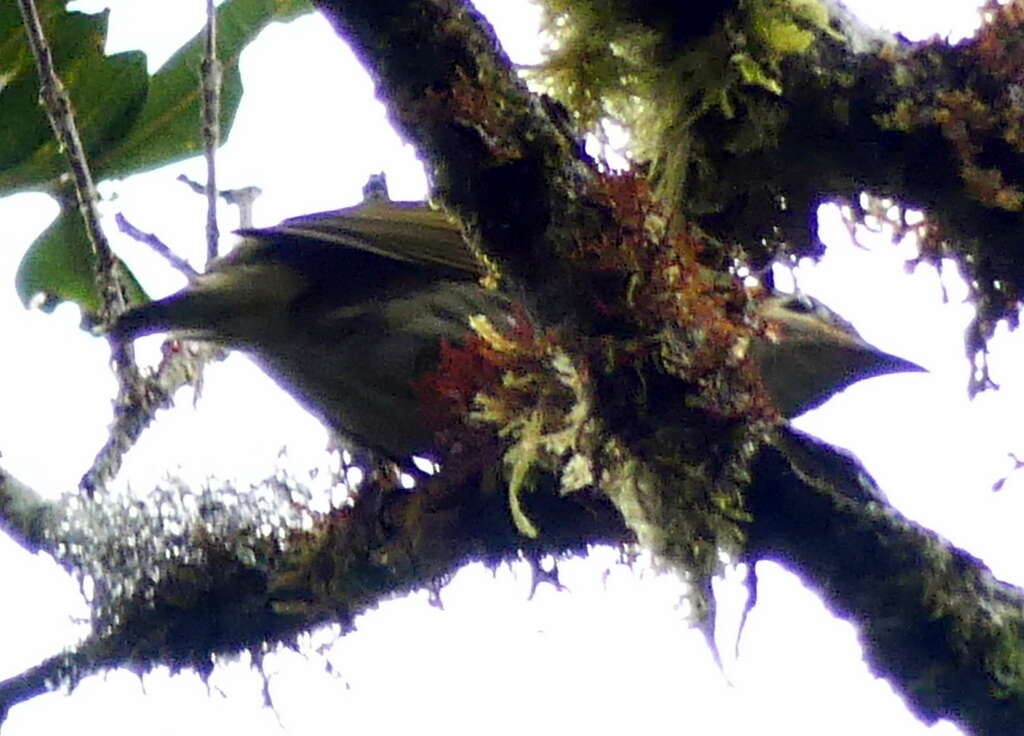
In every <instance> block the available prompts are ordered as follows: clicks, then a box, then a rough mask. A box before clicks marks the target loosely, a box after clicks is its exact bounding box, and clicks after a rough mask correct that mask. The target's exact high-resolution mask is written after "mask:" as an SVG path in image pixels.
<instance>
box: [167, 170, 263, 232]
mask: <svg viewBox="0 0 1024 736" xmlns="http://www.w3.org/2000/svg"><path fill="white" fill-rule="evenodd" d="M178 181H180V182H182V183H183V184H185V185H186V186H188V188H189V189H191V190H192V191H193V192H195V193H196V194H202V195H204V196H209V194H210V188H209V187H207V186H205V185H203V184H200V183H199V182H197V181H195V180H194V179H189V178H188V177H187V176H185V175H184V174H178ZM261 194H263V190H262V189H260V188H259V187H242V188H241V189H225V190H223V191H219V192H217V196H219V197H222V198H223V199H224V201H225V202H227V203H228V204H233V205H237V206H238V219H239V227H241V228H243V229H244V228H249V227H252V205H253V202H255V201H256V199H257V198H258V197H259V196H260V195H261Z"/></svg>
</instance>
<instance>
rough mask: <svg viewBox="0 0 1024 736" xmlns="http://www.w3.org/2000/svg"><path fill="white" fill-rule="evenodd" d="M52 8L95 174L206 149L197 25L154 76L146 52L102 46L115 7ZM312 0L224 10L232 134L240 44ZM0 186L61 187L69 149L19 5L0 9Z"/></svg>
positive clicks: (52, 29)
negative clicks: (60, 137)
mask: <svg viewBox="0 0 1024 736" xmlns="http://www.w3.org/2000/svg"><path fill="white" fill-rule="evenodd" d="M44 8H45V10H46V11H47V12H46V13H45V18H44V26H45V32H46V35H47V39H48V41H49V43H50V45H51V48H52V49H53V54H54V60H55V63H56V66H57V72H58V74H59V75H60V77H61V81H62V82H63V83H64V86H65V88H66V89H67V90H68V94H69V95H70V97H71V101H72V104H73V106H74V110H75V116H76V119H77V122H78V128H79V133H80V135H81V136H82V142H83V145H84V146H85V149H86V153H87V155H88V157H89V163H90V166H91V167H92V171H93V176H94V178H95V179H96V180H101V179H104V178H114V177H124V176H128V175H130V174H134V173H138V172H140V171H144V170H146V169H151V168H155V167H157V166H162V165H164V164H168V163H172V162H173V161H177V160H180V159H183V158H187V157H189V156H192V155H195V154H197V153H199V152H200V151H201V150H202V138H201V133H200V109H201V92H200V89H199V79H200V77H199V67H200V63H201V61H202V55H203V34H202V32H200V33H197V34H196V35H195V36H194V37H193V38H192V39H191V40H190V41H189V42H188V43H186V44H185V45H184V46H183V47H182V48H181V49H179V50H178V51H177V52H176V53H175V54H174V56H172V57H171V58H170V59H169V60H168V61H167V63H166V64H164V66H163V67H162V68H161V69H160V70H159V71H157V72H156V73H155V74H154V75H153V76H152V77H147V75H146V62H145V55H144V54H143V53H142V52H139V51H130V52H125V53H120V54H114V55H112V56H105V55H104V54H103V45H104V42H105V39H106V30H107V14H106V13H105V12H104V13H97V14H94V15H89V14H85V13H68V12H64V11H63V3H61V2H57V1H56V0H48V2H46V3H45V4H44ZM309 10H310V5H309V2H308V0H228V1H227V2H225V3H223V4H222V5H221V6H220V7H219V8H218V10H217V18H218V42H219V43H218V57H219V59H220V61H221V64H222V68H223V70H224V74H223V86H222V93H221V136H222V139H223V138H226V137H227V135H228V132H229V130H230V127H231V123H232V122H233V120H234V116H235V113H236V111H237V110H238V104H239V101H240V100H241V96H242V81H241V77H240V75H239V71H238V60H239V57H240V56H241V53H242V50H243V49H244V48H245V47H246V45H248V43H249V42H250V41H252V39H253V38H255V37H256V35H257V34H258V33H259V32H260V31H261V30H263V28H264V27H265V26H266V25H267V24H268V23H269V22H271V21H274V20H288V19H291V18H294V17H296V16H298V15H301V14H303V13H306V12H309ZM0 75H2V76H3V77H4V78H6V80H7V84H6V85H5V86H4V87H3V88H2V90H0V130H4V131H5V135H4V136H3V137H2V138H0V196H4V195H6V194H11V193H13V192H15V191H20V190H25V189H42V190H44V191H49V192H54V191H56V190H57V189H58V187H59V181H58V180H59V177H60V176H61V175H62V173H63V172H64V170H65V166H66V165H65V163H64V157H63V154H62V153H61V151H60V150H59V149H58V147H57V144H56V142H55V141H54V139H53V134H52V132H51V131H50V127H49V123H48V122H47V120H46V115H45V113H44V111H43V110H42V109H41V108H40V106H39V103H38V97H39V89H38V85H39V83H38V80H37V78H36V73H35V66H34V63H33V62H32V59H31V55H30V53H29V50H28V48H27V43H26V41H25V36H24V30H23V29H22V27H21V18H20V14H19V13H18V12H17V11H16V9H14V8H12V7H11V6H10V5H7V6H5V8H4V10H3V11H2V12H0Z"/></svg>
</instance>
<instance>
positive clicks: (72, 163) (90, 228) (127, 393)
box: [18, 0, 141, 496]
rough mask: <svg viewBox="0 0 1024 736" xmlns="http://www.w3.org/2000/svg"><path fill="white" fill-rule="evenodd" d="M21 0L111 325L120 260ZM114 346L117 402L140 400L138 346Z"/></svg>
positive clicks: (118, 300)
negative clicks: (134, 347) (102, 223)
mask: <svg viewBox="0 0 1024 736" xmlns="http://www.w3.org/2000/svg"><path fill="white" fill-rule="evenodd" d="M18 2H19V6H20V8H21V14H22V19H23V21H24V25H25V32H26V35H27V36H28V42H29V46H30V47H31V48H32V53H33V55H34V56H35V60H36V68H37V70H38V73H39V86H40V97H41V98H42V101H43V106H44V107H45V109H46V114H47V116H48V117H49V119H50V125H51V127H52V128H53V132H54V135H55V136H56V138H57V141H58V143H59V144H60V147H61V148H62V149H64V152H65V155H66V156H67V160H68V168H69V169H70V170H71V175H72V179H73V181H74V183H75V194H76V196H77V199H78V210H79V212H80V213H81V215H82V219H83V220H84V222H85V231H86V234H87V236H88V238H89V243H90V245H91V246H92V250H93V253H94V254H95V256H96V284H97V287H98V290H99V292H100V294H101V295H102V305H101V308H100V309H101V312H100V317H101V320H102V322H104V323H105V324H110V322H111V321H113V319H114V318H115V317H116V316H117V315H118V314H120V313H121V312H122V311H124V308H125V297H124V290H123V288H122V285H121V282H120V278H119V277H118V269H117V259H116V258H115V256H114V253H113V251H112V250H111V249H110V243H109V242H108V241H107V239H106V236H105V235H104V234H103V229H102V228H101V227H100V218H99V212H98V211H97V209H96V201H97V196H96V187H95V184H94V182H93V179H92V173H91V172H90V170H89V162H88V160H87V159H86V155H85V149H84V147H83V146H82V141H81V138H80V137H79V135H78V126H77V124H76V123H75V116H74V111H73V109H72V106H71V99H70V98H69V97H68V94H67V92H66V90H65V89H64V85H63V83H62V82H61V80H60V78H59V77H58V76H57V70H56V68H55V67H54V64H53V54H52V53H51V51H50V46H49V44H48V43H47V41H46V36H45V34H44V33H43V26H42V23H41V21H40V19H39V13H38V11H37V9H36V6H35V2H34V0H18ZM110 349H111V356H112V359H113V363H114V368H115V373H116V375H117V380H118V399H117V406H119V407H124V406H130V405H132V404H133V403H134V402H135V401H136V400H137V398H138V396H139V394H140V392H141V378H140V376H139V371H138V368H137V367H136V365H135V354H134V350H133V349H132V346H131V344H130V343H126V342H121V341H117V340H111V341H110ZM99 460H100V458H97V463H99ZM114 465H116V466H119V465H120V462H119V461H117V462H115V463H114ZM105 466H106V464H105V463H104V464H101V465H94V466H93V468H91V469H90V470H89V471H88V472H87V473H86V476H85V477H84V478H83V483H82V488H83V489H84V490H86V491H87V492H88V493H89V495H90V496H91V495H92V492H93V490H94V489H95V488H96V487H97V486H96V483H98V482H101V481H102V480H103V479H104V478H106V477H110V476H107V475H106V474H105V472H101V471H99V468H100V467H105ZM89 479H91V480H89Z"/></svg>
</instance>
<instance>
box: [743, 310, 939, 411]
mask: <svg viewBox="0 0 1024 736" xmlns="http://www.w3.org/2000/svg"><path fill="white" fill-rule="evenodd" d="M757 314H758V316H759V317H760V318H761V319H762V320H763V321H764V322H765V323H766V324H767V325H768V328H767V331H766V332H767V334H766V335H765V336H763V337H761V338H760V339H757V340H754V341H753V343H752V345H751V348H750V352H751V357H752V359H753V362H754V366H755V369H756V371H757V373H758V375H759V376H760V378H761V381H762V383H763V384H764V386H765V389H766V392H767V393H768V396H769V398H770V399H771V402H772V404H773V405H774V407H775V408H776V409H778V411H779V413H780V414H781V415H782V416H783V417H787V418H792V417H796V416H799V415H800V414H804V413H806V412H808V411H810V410H811V409H815V408H817V407H819V406H821V405H822V404H823V403H825V402H826V401H827V400H828V399H830V398H831V397H832V396H833V395H835V394H836V393H838V392H839V391H841V390H843V389H845V388H847V387H849V386H851V385H852V384H854V383H857V382H858V381H862V380H864V379H867V378H873V377H875V376H881V375H885V374H888V373H918V372H925V369H924V368H922V367H921V366H919V365H918V364H917V363H913V362H911V361H909V360H906V359H904V358H900V357H899V356H896V355H892V354H890V353H887V352H885V351H883V350H880V349H879V348H877V347H875V346H874V345H872V344H871V343H869V342H867V341H866V340H865V339H864V338H863V337H861V336H860V333H858V332H857V330H856V328H854V326H853V325H852V324H850V323H849V322H848V321H846V320H845V319H843V318H842V317H840V316H839V315H838V314H836V313H835V312H834V311H832V310H831V309H829V308H828V307H827V306H825V305H824V304H822V303H821V302H820V301H818V300H817V299H815V298H813V297H811V296H809V295H808V294H804V293H801V292H796V293H783V292H777V291H773V292H772V293H771V294H769V295H768V296H767V297H765V298H763V299H762V300H761V301H759V302H758V304H757Z"/></svg>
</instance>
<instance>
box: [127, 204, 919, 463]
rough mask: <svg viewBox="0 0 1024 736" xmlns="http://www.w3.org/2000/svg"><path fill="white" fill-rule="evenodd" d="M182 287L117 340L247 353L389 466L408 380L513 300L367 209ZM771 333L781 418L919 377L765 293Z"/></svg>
mask: <svg viewBox="0 0 1024 736" xmlns="http://www.w3.org/2000/svg"><path fill="white" fill-rule="evenodd" d="M240 234H241V235H243V236H244V237H245V241H244V242H243V243H242V244H240V245H239V246H238V247H237V248H236V249H235V250H234V251H232V252H231V253H230V254H228V255H227V256H225V257H223V258H221V259H219V260H217V261H215V262H214V263H212V264H211V266H210V268H209V269H208V271H207V272H205V273H203V274H201V275H199V276H197V277H196V278H195V279H194V280H193V282H192V283H191V284H190V285H189V286H187V287H186V288H185V289H183V290H181V291H179V292H178V293H176V294H172V295H171V296H169V297H167V298H166V299H162V300H159V301H155V302H151V303H149V304H145V305H142V306H140V307H137V308H134V309H131V310H129V311H128V312H126V313H125V314H124V315H122V317H121V318H120V319H119V320H118V321H117V322H116V323H115V324H114V326H113V327H112V331H113V332H114V333H115V334H117V335H119V336H120V337H122V338H124V339H133V338H135V337H138V336H141V335H144V334H150V333H153V332H161V331H168V332H173V333H174V334H176V335H178V336H180V337H185V338H191V339H200V340H208V341H211V342H214V343H217V344H220V345H222V346H224V347H228V348H235V349H240V350H244V351H246V352H248V353H249V354H251V355H252V356H253V357H254V358H255V359H256V361H257V362H258V363H259V365H260V366H261V367H262V368H263V369H264V370H265V371H266V372H267V373H268V374H269V375H270V376H271V377H273V378H274V379H275V380H276V381H277V382H278V383H279V384H280V385H281V386H282V387H284V388H285V389H286V390H288V391H289V392H290V393H291V394H292V395H293V396H295V397H296V398H297V399H298V400H299V401H300V403H302V404H303V405H304V406H305V407H306V408H308V409H309V410H310V411H312V412H313V413H314V414H315V415H317V416H318V417H319V418H320V419H321V420H322V421H324V423H325V424H327V425H328V426H329V427H331V428H332V429H334V430H336V431H338V432H340V433H342V434H344V435H346V436H348V437H351V438H352V439H354V440H356V441H357V442H359V443H360V444H361V445H364V446H366V447H368V448H370V449H374V450H378V451H381V452H383V453H384V454H386V455H387V456H389V457H392V458H395V459H402V458H407V457H408V456H409V455H412V454H414V453H424V452H426V451H428V450H429V449H430V447H431V444H432V440H433V437H432V433H431V431H430V429H429V428H428V427H427V425H426V424H425V422H424V421H422V419H421V416H420V412H419V411H418V400H417V397H416V395H415V392H414V388H413V383H414V382H415V380H416V379H417V378H418V377H419V376H422V375H423V374H424V373H425V372H427V371H429V370H430V369H432V368H434V367H435V366H436V364H437V359H438V355H439V350H440V345H441V343H442V341H443V340H447V341H449V342H451V343H458V342H459V341H461V340H463V339H464V338H465V337H466V336H467V335H468V334H469V332H470V327H469V318H470V317H471V316H473V315H477V314H483V315H485V316H487V317H488V318H489V319H490V320H491V322H492V323H494V324H495V325H496V326H498V327H499V329H500V328H501V327H502V326H503V325H507V324H509V323H510V321H511V320H512V317H511V316H510V314H511V306H512V305H511V303H510V301H509V299H508V298H507V297H506V296H504V295H503V294H501V293H500V292H497V291H494V290H489V289H485V288H484V287H483V286H481V285H480V283H479V277H480V276H481V274H482V269H481V268H480V267H479V266H478V262H477V260H476V258H475V256H474V255H473V253H472V252H471V251H470V250H469V248H468V246H467V245H466V244H465V242H464V241H463V239H462V235H461V232H460V230H459V228H458V226H457V225H456V224H455V223H453V222H452V221H450V220H449V219H448V218H447V217H446V216H445V215H444V214H443V213H440V212H437V211H435V210H431V209H430V208H429V207H427V206H426V205H425V204H423V203H408V202H387V201H380V200H376V201H371V202H368V203H366V204H363V205H360V206H357V207H353V208H349V209H344V210H337V211H333V212H325V213H319V214H315V215H306V216H303V217H297V218H293V219H290V220H286V221H284V222H283V223H281V224H280V225H277V226H275V227H270V228H262V229H248V230H243V231H241V233H240ZM760 312H761V316H762V317H764V319H765V320H766V321H767V322H769V323H770V324H772V325H774V329H773V328H770V329H769V332H771V333H773V334H774V337H765V338H764V339H760V340H757V341H755V344H754V345H753V346H752V356H753V359H754V362H755V365H756V367H757V369H758V370H759V371H760V373H761V376H762V378H763V382H764V384H765V387H766V390H767V393H768V394H769V396H770V398H771V399H772V400H773V402H774V403H775V405H776V406H777V408H778V409H779V411H780V412H781V413H782V414H783V415H784V416H794V415H796V414H799V413H802V412H803V411H806V410H807V409H809V408H812V407H813V406H815V405H817V404H819V403H821V402H823V401H824V400H825V399H827V398H828V397H829V396H830V395H832V394H833V393H835V392H836V391H838V390H840V389H841V388H844V387H845V386H847V385H849V384H851V383H854V382H856V381H858V380H861V379H863V378H867V377H870V376H873V375H879V374H882V373H890V372H897V371H906V370H920V369H919V368H918V367H917V366H915V365H914V364H912V363H909V362H907V361H904V360H902V359H900V358H897V357H895V356H891V355H888V354H886V353H883V352H881V351H879V350H877V349H876V348H874V347H872V346H871V345H869V344H868V343H866V342H864V340H863V339H861V338H860V336H859V335H857V333H856V331H855V330H854V329H853V328H852V326H850V325H849V324H848V323H846V322H844V321H843V320H841V319H840V318H839V317H838V316H836V315H835V314H833V313H832V312H831V311H829V310H828V309H827V308H825V307H824V306H823V305H821V304H820V303H818V302H814V301H813V300H809V299H808V298H807V297H804V296H792V295H790V296H785V295H772V296H769V297H767V298H766V299H764V300H763V301H762V303H761V308H760Z"/></svg>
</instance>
